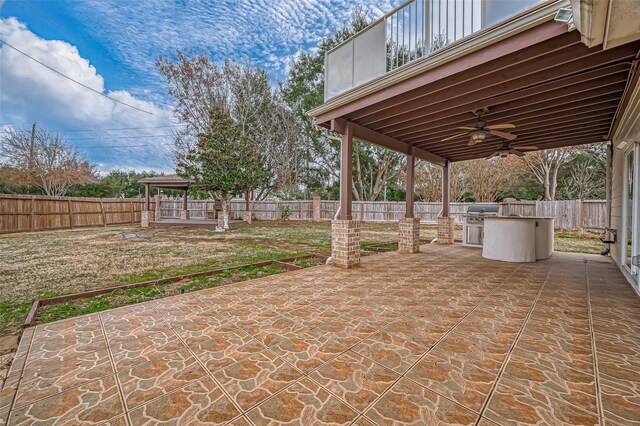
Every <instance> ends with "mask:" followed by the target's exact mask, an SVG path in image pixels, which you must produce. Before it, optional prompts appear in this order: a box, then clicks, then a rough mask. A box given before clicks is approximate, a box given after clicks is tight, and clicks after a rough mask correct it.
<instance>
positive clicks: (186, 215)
mask: <svg viewBox="0 0 640 426" xmlns="http://www.w3.org/2000/svg"><path fill="white" fill-rule="evenodd" d="M180 220H189V210H180Z"/></svg>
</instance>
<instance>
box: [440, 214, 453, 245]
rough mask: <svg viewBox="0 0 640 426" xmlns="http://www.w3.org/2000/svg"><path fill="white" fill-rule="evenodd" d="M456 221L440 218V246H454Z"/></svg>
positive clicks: (450, 218)
mask: <svg viewBox="0 0 640 426" xmlns="http://www.w3.org/2000/svg"><path fill="white" fill-rule="evenodd" d="M454 230H455V221H454V220H453V218H452V217H450V216H447V217H439V218H438V244H453V238H454Z"/></svg>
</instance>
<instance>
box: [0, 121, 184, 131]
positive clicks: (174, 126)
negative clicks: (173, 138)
mask: <svg viewBox="0 0 640 426" xmlns="http://www.w3.org/2000/svg"><path fill="white" fill-rule="evenodd" d="M9 124H12V123H9ZM0 126H2V124H0ZM179 126H186V124H174V125H171V126H170V125H167V126H149V127H119V128H113V129H53V130H48V131H49V132H60V133H67V132H106V131H115V130H146V129H166V128H179ZM13 131H14V132H18V133H29V132H30V131H31V130H16V129H14V130H13Z"/></svg>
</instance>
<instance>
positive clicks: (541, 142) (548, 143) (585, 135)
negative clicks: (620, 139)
mask: <svg viewBox="0 0 640 426" xmlns="http://www.w3.org/2000/svg"><path fill="white" fill-rule="evenodd" d="M600 129H603V128H600ZM585 139H588V140H592V141H593V143H596V142H602V141H603V139H602V135H601V134H597V133H594V132H580V133H577V134H575V135H570V136H567V135H560V136H554V137H551V138H538V139H535V140H532V141H530V142H529V143H527V144H522V145H520V146H537V147H538V148H539V149H538V150H541V149H547V148H548V147H557V146H561V145H554V144H561V143H565V142H567V141H573V140H585ZM499 146H501V144H499V143H492V144H486V145H482V147H481V148H477V147H475V149H467V150H458V151H456V152H452V153H451V154H450V156H451V158H458V157H460V156H461V155H467V154H466V153H469V155H473V154H476V153H479V154H480V155H486V154H487V153H491V152H493V151H497V149H498V147H499ZM512 147H513V148H515V149H518V147H517V146H516V145H512ZM542 147H547V148H542Z"/></svg>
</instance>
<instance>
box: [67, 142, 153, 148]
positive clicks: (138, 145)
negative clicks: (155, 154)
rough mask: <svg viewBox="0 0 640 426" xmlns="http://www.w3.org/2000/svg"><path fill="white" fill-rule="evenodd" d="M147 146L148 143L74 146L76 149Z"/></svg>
mask: <svg viewBox="0 0 640 426" xmlns="http://www.w3.org/2000/svg"><path fill="white" fill-rule="evenodd" d="M145 146H149V144H148V143H145V144H143V145H113V146H76V148H78V149H114V148H142V147H145Z"/></svg>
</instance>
